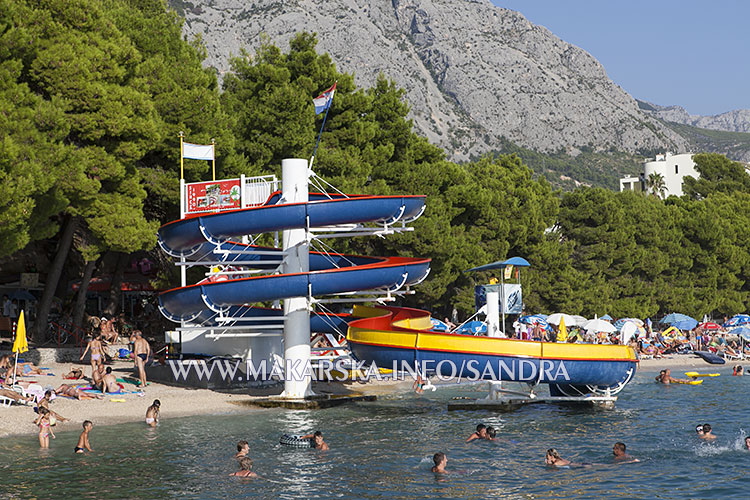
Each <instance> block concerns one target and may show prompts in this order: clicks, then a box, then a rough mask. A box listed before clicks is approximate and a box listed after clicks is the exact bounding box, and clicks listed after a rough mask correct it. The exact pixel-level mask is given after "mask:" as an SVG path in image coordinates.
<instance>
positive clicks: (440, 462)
mask: <svg viewBox="0 0 750 500" xmlns="http://www.w3.org/2000/svg"><path fill="white" fill-rule="evenodd" d="M432 461H433V462H434V463H435V465H433V466H432V469H430V470H431V471H432V472H434V473H436V474H446V473H447V472H448V471H447V470H445V466H446V465H448V457H447V456H446V455H445V453H443V452H442V451H439V452H437V453H435V454H434V455H433V456H432Z"/></svg>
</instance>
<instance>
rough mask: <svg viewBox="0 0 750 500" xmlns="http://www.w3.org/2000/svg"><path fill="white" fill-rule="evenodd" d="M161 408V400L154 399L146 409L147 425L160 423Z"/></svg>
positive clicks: (154, 425)
mask: <svg viewBox="0 0 750 500" xmlns="http://www.w3.org/2000/svg"><path fill="white" fill-rule="evenodd" d="M159 408H161V401H159V400H158V399H154V402H153V403H152V404H151V406H149V407H148V410H146V425H150V426H151V427H156V424H158V423H159Z"/></svg>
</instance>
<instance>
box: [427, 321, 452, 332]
mask: <svg viewBox="0 0 750 500" xmlns="http://www.w3.org/2000/svg"><path fill="white" fill-rule="evenodd" d="M430 323H432V330H433V331H435V332H447V331H449V330H450V328H448V325H446V324H445V323H444V322H443V321H440V320H439V319H437V318H430Z"/></svg>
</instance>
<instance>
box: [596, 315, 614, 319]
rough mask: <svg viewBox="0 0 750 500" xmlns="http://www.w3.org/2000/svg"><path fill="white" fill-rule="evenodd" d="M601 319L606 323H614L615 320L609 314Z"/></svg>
mask: <svg viewBox="0 0 750 500" xmlns="http://www.w3.org/2000/svg"><path fill="white" fill-rule="evenodd" d="M599 319H603V320H604V321H612V320H613V319H614V318H613V317H612V316H610V315H609V314H605V315H604V316H602V317H601V318H599Z"/></svg>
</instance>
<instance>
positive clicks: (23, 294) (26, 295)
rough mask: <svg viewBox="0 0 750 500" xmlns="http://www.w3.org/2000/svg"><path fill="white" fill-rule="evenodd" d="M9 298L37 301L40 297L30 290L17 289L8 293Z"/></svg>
mask: <svg viewBox="0 0 750 500" xmlns="http://www.w3.org/2000/svg"><path fill="white" fill-rule="evenodd" d="M8 298H10V299H15V300H26V301H29V302H37V301H38V300H39V299H37V298H36V297H34V296H33V295H32V294H31V293H30V292H29V291H28V290H23V289H16V290H13V291H12V292H10V293H9V294H8Z"/></svg>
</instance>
